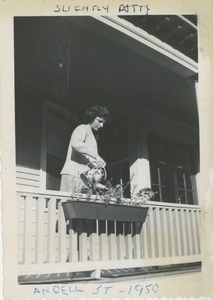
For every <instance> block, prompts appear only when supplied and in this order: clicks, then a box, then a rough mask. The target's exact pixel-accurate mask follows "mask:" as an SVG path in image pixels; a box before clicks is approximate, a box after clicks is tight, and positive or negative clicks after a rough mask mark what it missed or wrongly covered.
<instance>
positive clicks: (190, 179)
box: [149, 135, 197, 204]
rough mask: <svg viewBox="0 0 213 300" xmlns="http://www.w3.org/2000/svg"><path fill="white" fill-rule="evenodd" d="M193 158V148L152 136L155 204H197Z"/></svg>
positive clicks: (150, 151)
mask: <svg viewBox="0 0 213 300" xmlns="http://www.w3.org/2000/svg"><path fill="white" fill-rule="evenodd" d="M194 157H195V156H194V149H193V148H192V147H189V146H186V145H182V144H180V143H177V142H174V141H169V140H166V139H163V138H160V137H155V136H153V135H150V136H149V161H150V171H151V184H152V189H153V191H154V192H156V194H155V200H156V201H161V202H176V203H183V204H196V203H197V197H196V185H195V172H194V171H193V170H194V167H193V165H194V164H195V161H194V160H195V158H194Z"/></svg>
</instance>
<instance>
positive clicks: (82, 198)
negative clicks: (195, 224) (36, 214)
mask: <svg viewBox="0 0 213 300" xmlns="http://www.w3.org/2000/svg"><path fill="white" fill-rule="evenodd" d="M17 194H19V195H33V196H35V197H36V196H45V197H51V196H52V197H59V198H66V199H64V200H67V198H68V199H69V200H72V199H76V198H78V200H79V201H85V199H87V198H88V196H87V195H85V194H80V193H79V194H75V195H73V194H71V193H69V192H62V191H53V190H39V189H31V190H29V189H28V190H24V189H22V190H18V191H17ZM90 199H91V200H93V201H97V202H100V201H101V202H103V200H101V198H100V197H98V196H97V195H92V196H91V197H90ZM62 200H63V199H62ZM110 202H111V203H115V202H116V199H112V201H110ZM123 204H124V205H129V204H134V202H132V200H131V199H126V198H125V202H124V203H123ZM143 206H146V207H162V208H163V207H164V208H165V207H166V208H181V209H183V208H187V209H200V206H199V205H191V204H178V203H168V202H157V201H147V202H146V203H145V204H144V205H143Z"/></svg>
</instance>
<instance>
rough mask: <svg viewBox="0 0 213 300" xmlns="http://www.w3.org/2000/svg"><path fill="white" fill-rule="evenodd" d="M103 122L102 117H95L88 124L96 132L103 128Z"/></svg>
mask: <svg viewBox="0 0 213 300" xmlns="http://www.w3.org/2000/svg"><path fill="white" fill-rule="evenodd" d="M104 123H105V120H104V118H102V117H96V118H95V119H94V120H93V121H92V123H91V124H90V125H91V127H92V129H93V130H95V131H98V130H99V129H101V128H102V127H103V126H104Z"/></svg>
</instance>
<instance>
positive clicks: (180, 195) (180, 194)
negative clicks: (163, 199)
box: [177, 190, 186, 204]
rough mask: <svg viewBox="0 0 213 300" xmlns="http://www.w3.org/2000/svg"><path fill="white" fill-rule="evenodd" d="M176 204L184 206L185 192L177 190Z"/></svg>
mask: <svg viewBox="0 0 213 300" xmlns="http://www.w3.org/2000/svg"><path fill="white" fill-rule="evenodd" d="M177 200H178V203H182V204H185V203H186V197H185V191H184V190H179V191H178V199H177Z"/></svg>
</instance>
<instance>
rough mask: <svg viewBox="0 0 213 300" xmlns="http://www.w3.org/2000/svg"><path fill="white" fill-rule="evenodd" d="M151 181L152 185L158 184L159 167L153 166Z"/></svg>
mask: <svg viewBox="0 0 213 300" xmlns="http://www.w3.org/2000/svg"><path fill="white" fill-rule="evenodd" d="M151 180H152V183H155V184H158V183H159V180H158V168H157V166H151Z"/></svg>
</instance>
